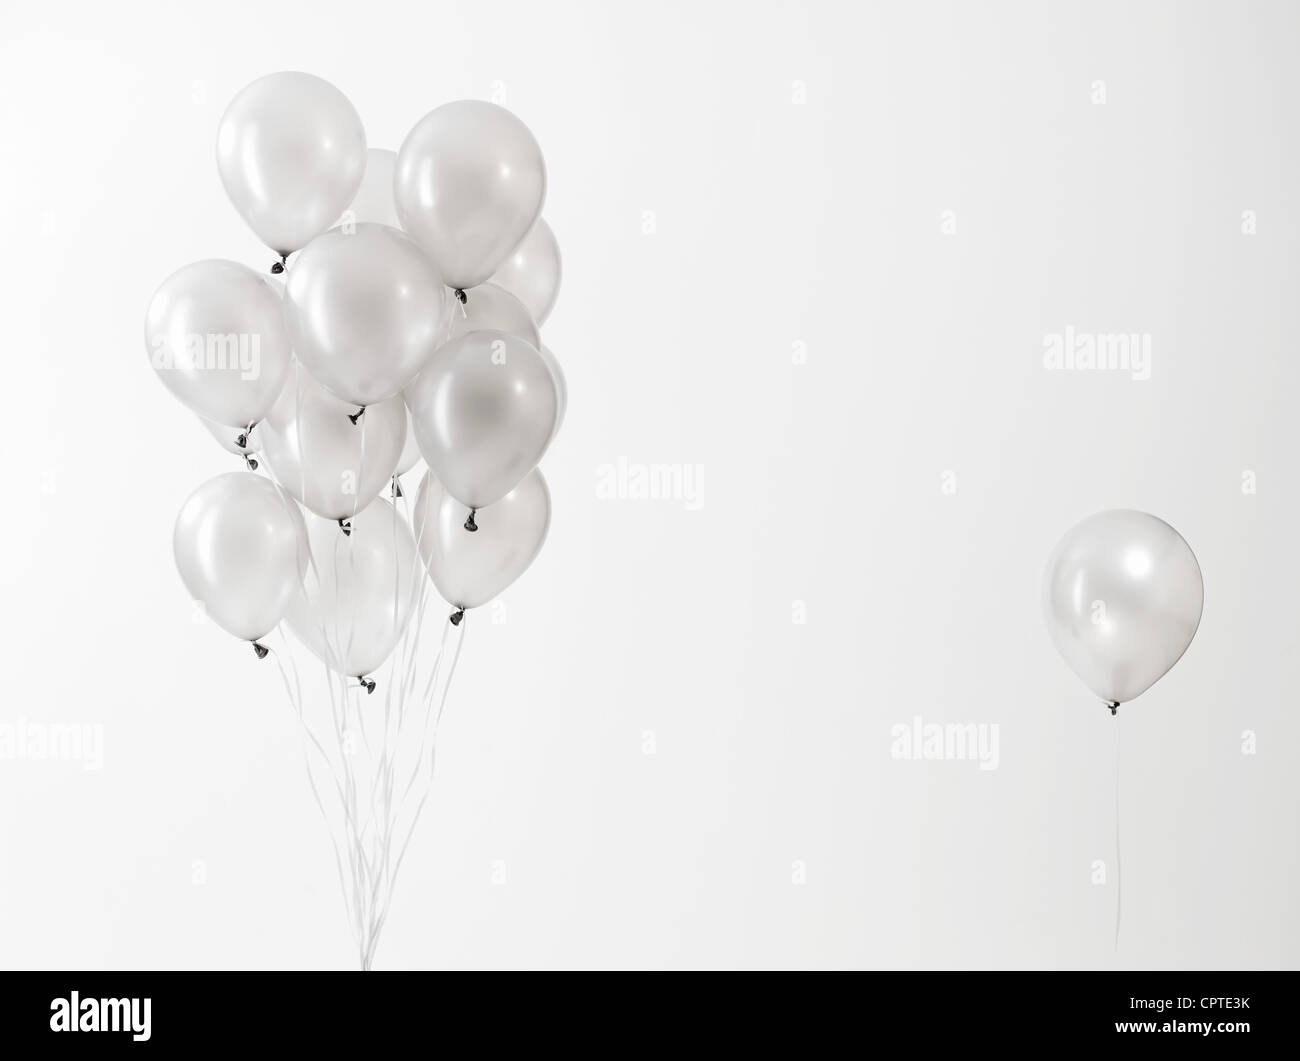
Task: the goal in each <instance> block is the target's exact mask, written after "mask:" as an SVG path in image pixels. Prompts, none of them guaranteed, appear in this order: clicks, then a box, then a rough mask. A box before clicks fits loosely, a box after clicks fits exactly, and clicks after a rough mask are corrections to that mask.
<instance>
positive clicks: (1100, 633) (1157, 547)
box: [1043, 509, 1205, 705]
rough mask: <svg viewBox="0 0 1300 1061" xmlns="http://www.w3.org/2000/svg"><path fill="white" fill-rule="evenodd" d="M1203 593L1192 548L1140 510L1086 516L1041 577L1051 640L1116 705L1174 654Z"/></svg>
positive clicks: (1184, 642)
mask: <svg viewBox="0 0 1300 1061" xmlns="http://www.w3.org/2000/svg"><path fill="white" fill-rule="evenodd" d="M1204 599H1205V589H1204V586H1203V584H1202V582H1201V569H1200V566H1199V565H1198V564H1197V562H1196V557H1195V555H1194V554H1193V553H1192V550H1191V547H1190V546H1188V544H1187V542H1185V541H1184V540H1183V539H1182V536H1181V535H1179V533H1178V532H1177V531H1176V530H1174V528H1173V527H1171V526H1169V524H1168V523H1165V522H1164V521H1163V520H1160V519H1157V518H1156V517H1155V516H1149V515H1147V514H1146V513H1145V512H1134V511H1131V510H1124V509H1116V510H1113V511H1109V512H1100V513H1098V514H1097V515H1095V516H1089V517H1088V518H1087V519H1085V520H1084V521H1083V522H1082V523H1080V524H1079V525H1078V526H1076V527H1074V529H1072V530H1071V531H1070V532H1069V533H1068V534H1066V536H1065V537H1064V538H1062V539H1061V542H1060V544H1059V545H1058V546H1057V547H1056V551H1055V552H1054V553H1053V554H1052V557H1051V560H1050V561H1049V562H1048V565H1047V570H1046V572H1045V574H1044V576H1043V613H1044V616H1045V617H1046V620H1047V629H1048V632H1049V633H1050V634H1051V636H1052V641H1053V642H1054V643H1055V644H1056V647H1057V650H1058V651H1059V652H1060V653H1061V655H1062V656H1063V657H1065V661H1066V663H1068V664H1069V665H1070V667H1071V669H1072V670H1073V671H1074V673H1075V674H1077V675H1078V676H1079V677H1080V678H1081V679H1082V680H1083V683H1084V684H1085V685H1086V686H1088V688H1089V689H1091V690H1092V691H1093V692H1094V693H1096V695H1097V696H1099V697H1101V699H1102V700H1104V701H1106V702H1107V703H1108V704H1112V705H1118V704H1122V703H1126V702H1127V701H1129V700H1132V699H1133V698H1134V697H1136V696H1138V695H1140V694H1141V693H1143V692H1145V691H1146V690H1147V689H1149V688H1150V687H1151V686H1152V685H1154V684H1155V682H1156V681H1157V680H1159V678H1160V677H1161V676H1162V675H1164V674H1165V672H1166V671H1168V670H1169V668H1170V667H1172V666H1173V665H1174V664H1175V663H1177V662H1178V660H1179V658H1180V657H1181V656H1182V654H1183V653H1184V652H1185V651H1186V650H1187V646H1188V645H1189V644H1191V641H1192V637H1193V635H1195V633H1196V628H1197V626H1198V625H1199V624H1200V621H1201V607H1202V604H1203V603H1204Z"/></svg>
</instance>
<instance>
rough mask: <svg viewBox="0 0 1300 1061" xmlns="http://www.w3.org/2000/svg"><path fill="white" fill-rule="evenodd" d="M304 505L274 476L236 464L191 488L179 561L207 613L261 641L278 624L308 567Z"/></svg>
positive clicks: (178, 539) (177, 540)
mask: <svg viewBox="0 0 1300 1061" xmlns="http://www.w3.org/2000/svg"><path fill="white" fill-rule="evenodd" d="M306 533H307V532H306V529H305V527H304V526H303V520H302V513H301V512H299V511H298V506H297V505H295V504H294V503H293V501H292V500H291V499H290V498H289V497H287V496H286V495H285V494H284V493H282V492H281V491H280V490H279V489H278V488H277V487H276V485H275V484H274V483H273V482H271V480H269V479H264V478H263V477H262V476H260V475H254V474H253V473H252V472H229V473H227V474H225V475H219V476H217V477H216V478H215V479H210V480H208V481H207V482H206V483H204V484H203V485H202V486H200V487H199V488H198V489H197V490H195V491H194V493H192V494H190V496H189V498H188V499H187V500H186V502H185V504H184V505H182V506H181V511H180V515H179V516H177V517H176V529H175V531H174V532H173V534H172V548H173V551H174V553H175V556H176V568H177V570H178V571H179V572H180V575H181V581H183V582H184V583H185V588H186V589H188V590H189V591H190V593H191V595H192V596H193V597H194V599H195V600H197V601H200V602H202V604H203V606H204V610H205V612H206V614H207V616H208V617H209V618H210V619H212V620H213V621H214V622H216V623H217V625H218V626H220V627H221V628H222V629H223V630H225V631H226V632H227V633H230V634H233V635H234V636H235V637H239V638H242V639H243V640H245V641H256V640H257V639H258V638H260V637H264V636H266V634H268V633H269V632H270V631H271V630H273V629H274V628H275V625H276V623H278V622H279V621H280V619H281V618H282V617H283V615H284V613H285V609H286V608H288V606H289V602H290V601H291V600H292V599H293V597H294V595H295V594H296V593H297V592H298V588H299V586H300V584H301V579H302V576H303V574H304V573H305V572H306V570H307V563H308V559H309V558H308V553H307V540H306Z"/></svg>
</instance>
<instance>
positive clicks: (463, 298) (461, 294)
mask: <svg viewBox="0 0 1300 1061" xmlns="http://www.w3.org/2000/svg"><path fill="white" fill-rule="evenodd" d="M456 301H457V302H459V303H460V304H461V305H462V306H463V305H465V303H466V302H468V301H469V298H468V296H467V295H466V294H465V289H464V288H463V287H458V288H456Z"/></svg>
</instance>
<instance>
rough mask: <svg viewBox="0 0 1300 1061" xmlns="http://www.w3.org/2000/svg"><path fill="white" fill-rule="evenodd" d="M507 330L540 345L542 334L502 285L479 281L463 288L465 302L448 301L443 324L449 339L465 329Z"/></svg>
mask: <svg viewBox="0 0 1300 1061" xmlns="http://www.w3.org/2000/svg"><path fill="white" fill-rule="evenodd" d="M487 331H494V332H509V333H510V334H511V335H517V336H519V338H520V339H522V340H523V341H524V342H526V343H527V344H528V345H529V346H541V345H542V337H541V335H540V334H539V333H538V331H537V325H536V324H534V323H533V318H532V314H530V313H529V312H528V310H527V309H526V308H525V306H524V304H523V303H522V302H520V301H519V299H517V298H515V296H514V295H512V294H511V293H510V292H509V291H507V290H506V289H505V288H504V287H498V286H497V285H496V284H479V285H478V287H471V288H470V289H469V290H468V291H466V292H465V304H464V305H463V306H462V305H459V304H458V303H457V302H452V303H451V323H450V324H449V325H448V327H447V337H446V339H444V340H443V342H444V344H445V343H450V342H452V341H453V340H455V339H459V338H460V337H461V336H462V335H467V334H468V333H469V332H487Z"/></svg>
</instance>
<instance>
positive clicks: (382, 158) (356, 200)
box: [340, 147, 402, 228]
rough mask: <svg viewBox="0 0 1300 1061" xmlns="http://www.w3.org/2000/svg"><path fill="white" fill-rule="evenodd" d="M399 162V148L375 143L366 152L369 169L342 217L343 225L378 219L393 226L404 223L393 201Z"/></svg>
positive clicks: (377, 220) (367, 168)
mask: <svg viewBox="0 0 1300 1061" xmlns="http://www.w3.org/2000/svg"><path fill="white" fill-rule="evenodd" d="M396 166H397V152H396V151H389V150H387V149H385V148H382V147H372V148H370V150H369V151H367V152H366V172H365V174H364V176H362V178H361V187H359V188H358V189H357V194H356V195H355V196H354V197H353V199H352V205H351V206H349V207H348V208H347V210H346V211H345V212H344V214H343V217H342V218H341V219H340V224H341V225H344V226H345V227H346V226H348V225H357V224H363V223H365V222H374V223H375V224H378V225H388V226H389V227H390V228H401V227H402V223H401V221H399V220H398V219H397V207H396V205H395V204H394V203H393V170H394V168H395V167H396Z"/></svg>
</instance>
